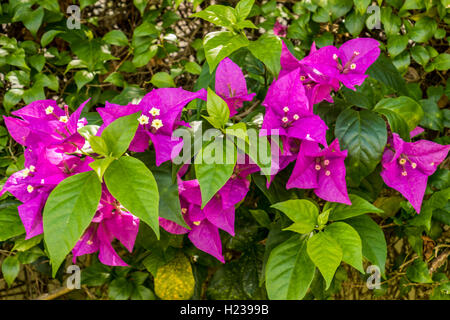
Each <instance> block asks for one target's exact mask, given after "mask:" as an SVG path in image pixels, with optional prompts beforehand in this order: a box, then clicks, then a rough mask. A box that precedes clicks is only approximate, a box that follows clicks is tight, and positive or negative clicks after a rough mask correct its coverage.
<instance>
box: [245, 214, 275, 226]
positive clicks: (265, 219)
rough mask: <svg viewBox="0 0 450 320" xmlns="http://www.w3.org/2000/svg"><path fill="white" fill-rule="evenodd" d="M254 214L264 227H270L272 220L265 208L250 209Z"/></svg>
mask: <svg viewBox="0 0 450 320" xmlns="http://www.w3.org/2000/svg"><path fill="white" fill-rule="evenodd" d="M249 211H250V213H251V214H252V216H253V218H255V220H256V221H257V222H258V223H259V224H260V225H261V226H263V227H265V228H269V227H270V223H271V222H272V221H271V220H270V218H269V215H268V214H267V212H265V211H264V210H260V209H256V210H249Z"/></svg>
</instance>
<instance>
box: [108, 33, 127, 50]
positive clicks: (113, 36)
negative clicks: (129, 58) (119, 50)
mask: <svg viewBox="0 0 450 320" xmlns="http://www.w3.org/2000/svg"><path fill="white" fill-rule="evenodd" d="M103 41H105V42H106V43H109V44H113V45H115V46H127V45H128V38H127V36H126V35H125V33H123V32H122V31H121V30H112V31H110V32H108V33H107V34H105V35H104V36H103Z"/></svg>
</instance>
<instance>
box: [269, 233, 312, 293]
mask: <svg viewBox="0 0 450 320" xmlns="http://www.w3.org/2000/svg"><path fill="white" fill-rule="evenodd" d="M307 241H308V240H307V239H306V238H304V237H303V238H301V237H299V236H298V235H295V236H293V237H291V238H290V239H289V240H287V241H284V242H283V243H281V244H280V245H278V246H277V247H275V248H274V249H273V250H272V251H271V252H270V256H269V259H268V261H267V265H266V288H267V294H268V296H269V299H271V300H300V299H303V297H304V296H305V294H306V291H307V290H308V288H309V286H310V284H311V282H312V280H313V277H314V271H315V269H316V268H315V266H314V264H313V262H312V261H311V259H310V258H309V256H308V254H307V252H306V247H307Z"/></svg>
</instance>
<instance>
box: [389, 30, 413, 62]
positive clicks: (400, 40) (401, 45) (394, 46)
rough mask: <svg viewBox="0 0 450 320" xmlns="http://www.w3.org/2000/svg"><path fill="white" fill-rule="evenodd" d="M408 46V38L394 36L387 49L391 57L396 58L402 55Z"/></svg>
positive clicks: (391, 37) (390, 38) (390, 39)
mask: <svg viewBox="0 0 450 320" xmlns="http://www.w3.org/2000/svg"><path fill="white" fill-rule="evenodd" d="M407 45H408V36H406V35H393V36H390V37H389V38H388V42H387V49H388V51H389V54H390V55H391V57H395V56H397V55H399V54H400V53H402V52H403V51H404V50H405V49H406V46H407Z"/></svg>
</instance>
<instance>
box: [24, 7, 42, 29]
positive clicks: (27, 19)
mask: <svg viewBox="0 0 450 320" xmlns="http://www.w3.org/2000/svg"><path fill="white" fill-rule="evenodd" d="M43 19H44V9H43V8H42V7H39V8H37V9H36V10H33V11H31V10H29V11H28V12H27V14H25V15H24V16H23V17H22V19H21V21H22V22H23V24H24V25H25V28H27V29H28V30H30V32H31V34H32V35H33V36H36V33H37V31H38V30H39V27H40V26H41V24H42V20H43Z"/></svg>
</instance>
